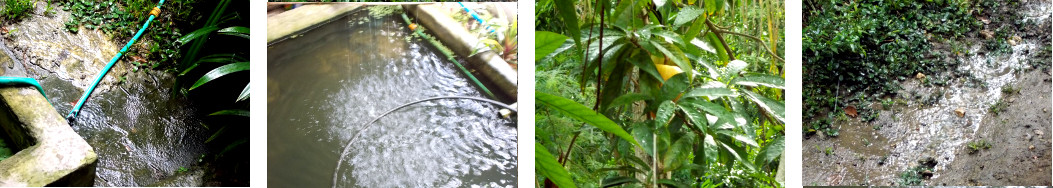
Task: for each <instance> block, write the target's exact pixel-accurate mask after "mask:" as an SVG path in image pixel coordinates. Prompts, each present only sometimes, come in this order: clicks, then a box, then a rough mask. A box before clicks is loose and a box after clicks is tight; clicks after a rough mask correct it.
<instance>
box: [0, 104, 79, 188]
mask: <svg viewBox="0 0 1053 188" xmlns="http://www.w3.org/2000/svg"><path fill="white" fill-rule="evenodd" d="M0 128H2V129H4V130H5V131H6V132H8V133H11V134H14V135H21V136H12V139H20V140H13V142H15V143H16V144H15V145H16V147H19V148H23V149H22V150H21V151H19V152H17V153H15V155H13V156H11V157H10V158H8V159H6V160H3V161H0V187H10V186H91V185H92V182H94V178H95V161H96V157H97V156H96V155H95V152H94V150H92V147H91V146H90V145H88V143H87V142H85V141H84V139H83V138H81V137H80V135H78V134H77V133H76V132H74V131H73V128H70V126H69V123H68V122H66V119H64V118H62V115H60V114H59V113H58V111H56V110H55V108H54V107H52V106H51V104H50V103H48V101H47V99H45V98H44V96H43V95H41V94H40V92H39V91H37V90H36V89H35V88H33V87H14V86H4V87H2V88H0Z"/></svg>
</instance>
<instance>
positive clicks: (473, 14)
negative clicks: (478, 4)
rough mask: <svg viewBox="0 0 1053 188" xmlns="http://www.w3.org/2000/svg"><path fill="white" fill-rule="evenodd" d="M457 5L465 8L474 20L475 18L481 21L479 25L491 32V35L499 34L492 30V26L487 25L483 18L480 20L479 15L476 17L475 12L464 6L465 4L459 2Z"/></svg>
mask: <svg viewBox="0 0 1053 188" xmlns="http://www.w3.org/2000/svg"><path fill="white" fill-rule="evenodd" d="M457 4H459V5H461V8H464V11H465V12H468V15H472V18H475V20H477V21H479V24H482V25H484V26H486V29H488V30H490V33H496V32H497V31H495V30H494V29H493V28H490V25H486V22H484V21H483V19H482V18H479V15H476V14H475V12H473V11H472V9H468V7H466V6H464V3H461V2H457Z"/></svg>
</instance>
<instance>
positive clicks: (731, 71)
mask: <svg viewBox="0 0 1053 188" xmlns="http://www.w3.org/2000/svg"><path fill="white" fill-rule="evenodd" d="M747 66H749V64H748V63H746V62H745V61H742V60H737V59H736V60H732V61H731V62H728V65H727V67H725V69H724V77H725V78H731V77H732V76H736V75H739V72H742V70H743V69H746V67H747Z"/></svg>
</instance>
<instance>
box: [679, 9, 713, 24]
mask: <svg viewBox="0 0 1053 188" xmlns="http://www.w3.org/2000/svg"><path fill="white" fill-rule="evenodd" d="M705 12H706V10H702V9H700V8H697V7H693V6H688V7H684V8H683V9H680V14H679V15H677V16H676V20H674V21H673V25H676V26H680V25H684V23H687V22H691V21H693V20H695V18H698V16H699V15H702V14H703V13H705ZM702 18H703V19H705V17H702Z"/></svg>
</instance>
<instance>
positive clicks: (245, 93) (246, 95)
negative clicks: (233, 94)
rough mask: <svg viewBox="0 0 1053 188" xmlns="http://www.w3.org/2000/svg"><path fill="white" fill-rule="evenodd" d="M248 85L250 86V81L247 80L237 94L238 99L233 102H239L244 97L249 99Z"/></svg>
mask: <svg viewBox="0 0 1053 188" xmlns="http://www.w3.org/2000/svg"><path fill="white" fill-rule="evenodd" d="M249 86H252V82H249V84H245V89H242V90H241V94H239V95H238V100H236V101H234V102H241V101H243V100H245V99H249V93H250V92H249Z"/></svg>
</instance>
